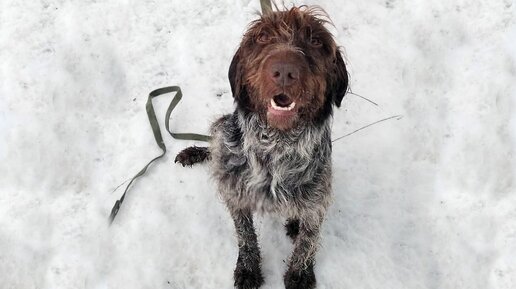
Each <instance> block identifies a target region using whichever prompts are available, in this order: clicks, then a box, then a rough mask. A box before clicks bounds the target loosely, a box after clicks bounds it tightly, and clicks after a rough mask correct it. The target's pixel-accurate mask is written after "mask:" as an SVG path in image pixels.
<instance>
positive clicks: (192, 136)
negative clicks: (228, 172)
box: [109, 0, 272, 224]
mask: <svg viewBox="0 0 516 289" xmlns="http://www.w3.org/2000/svg"><path fill="white" fill-rule="evenodd" d="M260 6H261V8H262V13H264V14H266V13H270V12H272V4H271V0H260ZM169 92H175V93H176V95H175V96H174V98H173V99H172V101H171V102H170V105H169V106H168V109H167V114H166V115H165V128H166V129H167V131H168V133H169V134H170V135H171V136H172V137H173V138H175V139H182V140H197V141H206V142H207V141H209V140H210V139H211V136H208V135H203V134H196V133H173V132H171V131H170V125H169V122H170V114H171V113H172V111H173V110H174V108H175V107H176V105H177V104H178V103H179V101H180V100H181V98H182V97H183V93H182V92H181V88H179V86H167V87H162V88H158V89H156V90H153V91H151V93H149V98H148V99H147V104H146V106H145V107H146V109H147V116H148V117H149V123H150V125H151V127H152V132H153V134H154V138H155V139H156V143H157V144H158V146H159V147H160V148H161V150H162V151H163V153H161V155H159V156H157V157H155V158H154V159H152V160H151V161H150V162H149V163H148V164H147V165H146V166H145V167H143V169H142V170H141V171H139V172H138V173H137V174H136V175H135V176H134V177H133V178H132V179H131V181H130V182H129V184H128V185H127V187H125V191H124V194H123V195H122V197H121V198H120V199H119V200H117V201H116V203H115V205H114V206H113V209H111V215H110V216H109V224H112V223H113V221H114V220H115V217H116V214H118V211H119V210H120V206H122V203H123V202H124V199H125V195H126V194H127V191H128V190H129V187H131V185H132V184H133V182H134V180H136V179H137V178H138V177H140V176H142V175H143V174H145V172H147V169H148V168H149V166H150V165H151V164H152V163H153V162H154V161H155V160H158V159H160V158H162V157H163V156H164V155H165V154H166V153H167V147H166V146H165V143H164V142H163V137H162V136H161V131H160V128H159V124H158V120H157V118H156V113H155V112H154V107H153V106H152V99H153V98H154V97H156V96H160V95H162V94H165V93H169Z"/></svg>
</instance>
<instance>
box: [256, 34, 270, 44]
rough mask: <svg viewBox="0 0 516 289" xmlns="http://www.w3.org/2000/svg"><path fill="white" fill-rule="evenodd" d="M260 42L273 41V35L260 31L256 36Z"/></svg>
mask: <svg viewBox="0 0 516 289" xmlns="http://www.w3.org/2000/svg"><path fill="white" fill-rule="evenodd" d="M256 40H257V41H258V43H268V42H269V41H271V37H270V36H269V34H267V33H260V34H259V35H258V37H256Z"/></svg>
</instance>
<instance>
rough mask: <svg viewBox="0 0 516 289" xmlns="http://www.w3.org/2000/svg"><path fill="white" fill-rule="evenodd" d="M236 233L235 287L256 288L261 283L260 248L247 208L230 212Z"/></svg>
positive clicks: (250, 214)
mask: <svg viewBox="0 0 516 289" xmlns="http://www.w3.org/2000/svg"><path fill="white" fill-rule="evenodd" d="M231 216H232V217H233V221H234V222H235V228H236V232H237V235H238V259H237V264H236V268H235V274H234V277H235V287H236V288H238V289H257V288H259V287H260V286H261V285H262V284H263V276H262V272H261V267H260V266H261V265H260V262H261V258H260V249H259V248H258V240H257V237H256V232H255V230H254V226H253V215H252V213H251V212H250V211H249V210H238V209H237V210H235V211H232V212H231Z"/></svg>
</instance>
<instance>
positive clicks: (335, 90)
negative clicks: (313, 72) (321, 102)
mask: <svg viewBox="0 0 516 289" xmlns="http://www.w3.org/2000/svg"><path fill="white" fill-rule="evenodd" d="M347 91H348V71H347V70H346V64H345V63H344V60H343V59H342V54H341V53H340V51H339V50H338V49H337V51H336V52H335V60H334V61H333V70H332V72H331V73H330V81H329V94H328V97H331V98H332V101H333V103H334V104H335V105H336V106H337V107H340V104H341V102H342V98H344V95H345V94H346V92H347Z"/></svg>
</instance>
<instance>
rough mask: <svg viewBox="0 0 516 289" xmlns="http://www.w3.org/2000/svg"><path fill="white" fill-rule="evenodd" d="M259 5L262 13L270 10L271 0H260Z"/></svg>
mask: <svg viewBox="0 0 516 289" xmlns="http://www.w3.org/2000/svg"><path fill="white" fill-rule="evenodd" d="M260 6H261V7H262V13H263V14H268V13H270V12H272V4H271V0H260Z"/></svg>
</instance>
